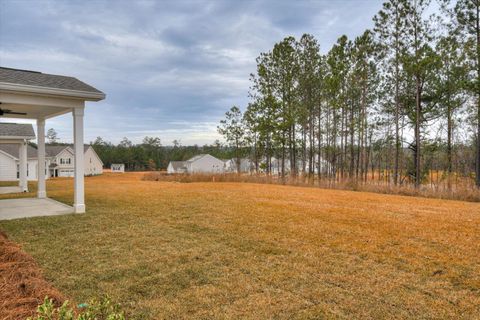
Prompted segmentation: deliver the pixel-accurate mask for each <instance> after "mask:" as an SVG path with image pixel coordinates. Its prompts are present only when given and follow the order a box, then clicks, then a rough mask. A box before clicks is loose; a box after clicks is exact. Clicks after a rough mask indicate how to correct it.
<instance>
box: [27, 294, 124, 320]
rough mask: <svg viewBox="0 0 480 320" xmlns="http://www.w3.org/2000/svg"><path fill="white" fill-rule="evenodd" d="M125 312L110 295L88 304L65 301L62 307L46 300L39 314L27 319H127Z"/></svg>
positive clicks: (38, 309) (38, 310)
mask: <svg viewBox="0 0 480 320" xmlns="http://www.w3.org/2000/svg"><path fill="white" fill-rule="evenodd" d="M125 319H126V318H125V314H124V312H123V311H121V309H120V305H118V304H114V303H112V302H111V300H110V299H109V298H108V297H104V298H103V299H100V300H99V299H93V300H91V301H90V302H89V303H88V304H84V305H81V306H79V307H78V308H77V309H75V308H73V307H71V306H70V305H69V302H68V301H65V302H64V303H63V304H62V305H61V306H60V307H55V305H54V303H53V300H52V299H50V298H48V297H45V300H44V301H43V303H42V304H41V305H39V306H38V308H37V314H36V315H35V316H34V317H29V318H27V320H125Z"/></svg>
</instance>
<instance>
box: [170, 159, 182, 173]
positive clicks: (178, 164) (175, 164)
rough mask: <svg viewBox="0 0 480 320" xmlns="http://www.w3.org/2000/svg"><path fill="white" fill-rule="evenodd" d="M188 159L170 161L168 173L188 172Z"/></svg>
mask: <svg viewBox="0 0 480 320" xmlns="http://www.w3.org/2000/svg"><path fill="white" fill-rule="evenodd" d="M186 172H187V161H170V163H169V164H168V167H167V173H169V174H172V173H186Z"/></svg>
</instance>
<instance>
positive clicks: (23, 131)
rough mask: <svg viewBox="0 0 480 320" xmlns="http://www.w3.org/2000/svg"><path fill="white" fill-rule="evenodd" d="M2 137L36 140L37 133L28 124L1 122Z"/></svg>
mask: <svg viewBox="0 0 480 320" xmlns="http://www.w3.org/2000/svg"><path fill="white" fill-rule="evenodd" d="M0 137H12V138H13V137H15V138H22V139H35V132H34V131H33V126H32V125H31V124H28V123H9V122H0Z"/></svg>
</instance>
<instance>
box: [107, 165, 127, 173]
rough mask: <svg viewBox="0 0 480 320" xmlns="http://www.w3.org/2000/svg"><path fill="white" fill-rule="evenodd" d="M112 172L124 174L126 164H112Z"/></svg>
mask: <svg viewBox="0 0 480 320" xmlns="http://www.w3.org/2000/svg"><path fill="white" fill-rule="evenodd" d="M110 170H111V171H112V172H115V173H124V172H125V164H124V163H112V164H111V165H110Z"/></svg>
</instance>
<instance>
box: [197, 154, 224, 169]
mask: <svg viewBox="0 0 480 320" xmlns="http://www.w3.org/2000/svg"><path fill="white" fill-rule="evenodd" d="M224 167H225V163H224V162H223V161H222V160H219V159H217V158H215V157H213V156H211V155H209V154H207V155H205V156H203V157H201V158H200V159H198V160H196V161H193V162H191V163H189V164H188V172H189V173H223V172H224Z"/></svg>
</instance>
